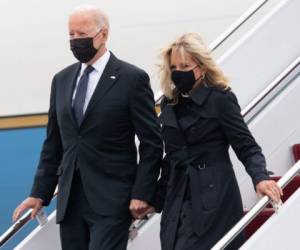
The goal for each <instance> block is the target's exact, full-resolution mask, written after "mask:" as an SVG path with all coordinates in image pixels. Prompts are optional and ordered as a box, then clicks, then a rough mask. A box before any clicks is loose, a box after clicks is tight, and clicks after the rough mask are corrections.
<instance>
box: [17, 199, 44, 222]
mask: <svg viewBox="0 0 300 250" xmlns="http://www.w3.org/2000/svg"><path fill="white" fill-rule="evenodd" d="M42 204H43V201H42V200H41V199H39V198H33V197H28V198H27V199H25V200H24V201H23V202H22V203H21V204H20V205H19V206H18V207H17V208H16V209H15V211H14V214H13V222H15V221H16V220H17V219H19V217H20V215H21V214H22V213H23V212H24V211H25V210H26V209H30V208H32V209H33V210H32V212H31V219H34V218H35V216H36V214H37V212H38V211H39V210H40V209H41V208H42Z"/></svg>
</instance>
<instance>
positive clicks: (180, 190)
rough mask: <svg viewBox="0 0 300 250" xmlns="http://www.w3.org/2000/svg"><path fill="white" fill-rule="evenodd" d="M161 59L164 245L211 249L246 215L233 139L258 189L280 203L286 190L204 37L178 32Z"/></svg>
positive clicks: (178, 249)
mask: <svg viewBox="0 0 300 250" xmlns="http://www.w3.org/2000/svg"><path fill="white" fill-rule="evenodd" d="M162 59H163V61H162V64H161V65H160V66H161V86H162V91H163V93H164V98H163V100H162V102H161V116H160V118H161V123H162V133H163V138H164V142H165V151H166V156H165V159H164V166H163V172H162V176H161V179H160V190H159V193H158V203H157V204H156V208H157V210H158V211H160V210H161V209H162V210H163V213H162V219H161V245H162V249H163V250H173V249H175V250H202V249H203V250H208V249H210V248H211V247H212V246H213V245H214V244H215V243H216V242H217V241H218V240H219V239H220V238H221V237H222V236H223V235H224V234H225V233H226V232H228V230H230V229H231V228H232V227H233V226H234V225H235V224H236V222H238V221H239V220H240V218H241V217H242V216H243V206H242V201H241V196H240V192H239V188H238V185H237V182H236V178H235V175H234V171H233V169H232V164H231V161H230V158H229V153H228V148H229V145H231V146H232V148H233V149H234V151H235V153H236V155H237V156H238V158H239V159H240V160H241V161H242V163H243V164H244V165H245V168H246V171H247V172H248V174H249V175H250V176H251V178H252V181H253V184H254V187H255V190H256V192H257V193H258V194H259V195H264V194H266V195H268V196H269V197H270V198H271V199H272V200H274V201H275V202H279V201H280V196H281V195H282V190H281V189H280V188H279V186H278V185H277V184H276V183H275V182H274V181H272V180H270V177H269V175H268V171H267V169H266V162H265V158H264V156H263V154H262V152H261V148H260V147H259V146H258V145H257V143H256V141H255V140H254V138H253V136H252V135H251V133H250V131H249V130H248V127H247V125H246V124H245V122H244V120H243V118H242V116H241V114H240V107H239V105H238V102H237V99H236V97H235V95H234V93H233V92H232V91H231V90H230V88H229V87H228V80H227V78H226V77H225V76H224V75H223V73H222V71H221V70H220V69H219V67H218V66H217V65H216V63H215V62H214V60H213V59H212V57H211V55H210V53H209V51H208V49H207V48H206V47H205V45H204V44H203V42H202V40H201V38H200V37H199V35H198V34H195V33H189V34H184V35H183V36H181V37H179V38H178V39H177V40H176V41H174V42H173V43H171V44H170V45H169V46H167V47H166V48H165V49H164V50H163V51H162ZM165 194H166V195H165ZM163 203H164V206H163V208H162V204H163ZM243 240H244V239H243V235H242V234H241V235H239V236H238V237H237V238H236V239H235V240H234V241H233V242H232V243H231V244H230V245H229V246H228V247H227V248H226V249H238V248H239V246H240V245H241V244H242V243H243Z"/></svg>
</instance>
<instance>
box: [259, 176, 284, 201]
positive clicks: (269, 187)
mask: <svg viewBox="0 0 300 250" xmlns="http://www.w3.org/2000/svg"><path fill="white" fill-rule="evenodd" d="M256 193H257V195H258V196H259V197H262V196H264V195H267V196H269V197H270V198H271V199H272V201H274V202H276V203H279V202H280V200H281V196H282V195H283V192H282V189H281V188H280V187H279V186H278V185H277V183H276V182H275V181H273V180H264V181H261V182H259V183H258V184H257V185H256Z"/></svg>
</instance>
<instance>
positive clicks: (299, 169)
mask: <svg viewBox="0 0 300 250" xmlns="http://www.w3.org/2000/svg"><path fill="white" fill-rule="evenodd" d="M299 173H300V161H298V162H297V163H296V164H295V165H294V166H293V167H292V168H290V169H289V170H288V171H287V173H286V174H285V175H284V176H282V177H281V178H280V180H279V181H278V182H277V184H278V185H279V187H281V188H284V187H285V186H286V185H287V184H289V183H290V182H291V181H292V180H293V179H294V178H295V177H296V176H297V175H298V174H299ZM270 201H271V200H270V198H269V197H268V196H263V197H262V198H261V199H260V200H259V201H258V202H257V203H256V205H255V206H254V207H253V208H251V209H250V211H249V212H247V214H246V215H244V216H243V218H242V219H241V220H240V221H239V222H238V223H237V224H236V225H235V226H234V227H233V228H232V229H231V230H230V231H229V232H228V233H227V234H225V235H224V236H223V238H221V239H220V240H219V241H218V242H217V243H216V244H215V245H214V247H213V248H212V249H211V250H222V249H224V248H225V247H226V246H228V245H229V244H230V242H231V241H232V240H234V239H235V237H236V236H237V235H238V234H239V233H241V232H242V231H243V230H244V229H245V227H246V226H247V225H248V224H249V223H250V222H251V221H252V220H253V219H254V218H255V217H256V216H257V215H258V214H259V213H260V212H261V211H262V210H263V209H264V208H265V207H266V206H267V205H268V203H269V202H270ZM279 209H280V208H279Z"/></svg>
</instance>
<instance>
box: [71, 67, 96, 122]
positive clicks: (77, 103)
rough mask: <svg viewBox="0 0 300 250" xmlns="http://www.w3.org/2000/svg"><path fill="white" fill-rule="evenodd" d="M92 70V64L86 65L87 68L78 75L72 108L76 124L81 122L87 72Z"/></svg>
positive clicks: (87, 80)
mask: <svg viewBox="0 0 300 250" xmlns="http://www.w3.org/2000/svg"><path fill="white" fill-rule="evenodd" d="M93 70H94V68H93V67H92V66H90V65H89V66H87V68H86V69H85V70H84V72H83V74H82V76H81V77H80V80H79V83H78V86H77V90H76V95H75V99H74V104H73V110H74V113H75V117H76V120H77V124H78V126H80V124H81V123H82V120H83V117H84V115H83V107H84V103H85V97H86V92H87V87H88V82H89V74H90V73H91V72H92V71H93Z"/></svg>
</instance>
